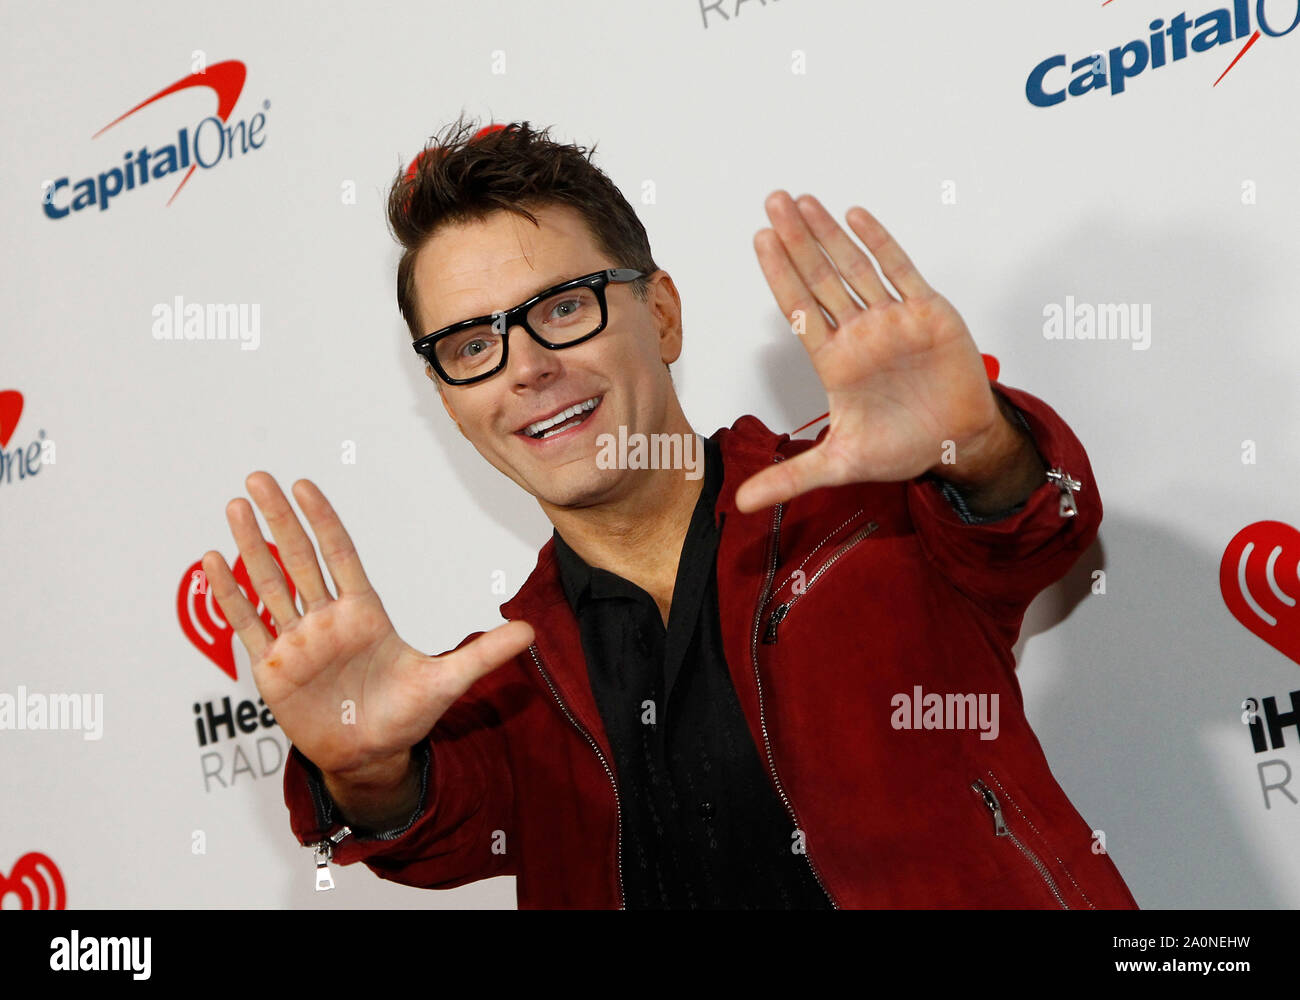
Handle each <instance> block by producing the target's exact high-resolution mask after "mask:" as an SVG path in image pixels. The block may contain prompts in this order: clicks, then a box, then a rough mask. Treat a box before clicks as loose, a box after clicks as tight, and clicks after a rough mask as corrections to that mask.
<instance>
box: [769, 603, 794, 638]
mask: <svg viewBox="0 0 1300 1000" xmlns="http://www.w3.org/2000/svg"><path fill="white" fill-rule="evenodd" d="M789 611H790V605H789V604H778V605H777V606H776V608H775V609H773V611H772V617H770V618H769V619H768V620H767V629H766V631H764V632H763V642H764V644H766V645H768V646H771V645H774V644H775V643H776V627H777V626H778V625H780V624H781V622H782V621H784V620H785V616H786V615H787V614H788V613H789Z"/></svg>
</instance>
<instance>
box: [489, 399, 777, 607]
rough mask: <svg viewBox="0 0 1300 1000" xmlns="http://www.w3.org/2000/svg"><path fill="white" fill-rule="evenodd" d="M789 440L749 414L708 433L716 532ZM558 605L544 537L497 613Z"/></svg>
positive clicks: (552, 557)
mask: <svg viewBox="0 0 1300 1000" xmlns="http://www.w3.org/2000/svg"><path fill="white" fill-rule="evenodd" d="M789 439H790V435H788V434H781V435H777V434H775V433H773V432H772V431H770V430H769V429H768V428H767V427H766V426H765V425H764V424H763V422H762V421H761V420H759V419H758V418H757V417H753V416H749V415H746V416H743V417H740V418H739V419H738V420H737V421H736V422H735V423H734V424H732V425H731V427H730V428H726V427H722V428H719V429H718V430H717V431H715V432H714V433H713V434H712V436H711V440H714V441H716V442H717V443H718V446H719V447H720V448H721V450H722V466H723V479H722V489H721V491H720V492H719V493H718V500H717V503H716V504H715V505H714V515H713V516H714V522H715V524H716V525H717V526H718V528H719V529H721V527H722V525H723V521H724V519H725V517H726V515H728V514H736V513H738V511H737V509H736V491H737V490H738V489H739V488H740V484H741V483H743V482H744V481H745V480H746V479H748V478H749V477H750V476H752V475H754V473H756V472H759V471H761V470H762V469H765V468H767V466H769V465H771V464H772V462H773V461H775V457H776V452H777V449H778V448H779V447H780V445H782V444H783V443H784V442H786V441H788V440H789ZM753 513H754V514H756V515H760V517H759V520H760V521H761V523H762V524H763V525H766V523H767V518H766V516H765V515H764V512H763V511H755V512H753ZM741 516H742V517H746V516H747V515H741ZM559 602H564V603H565V604H566V605H567V599H566V597H565V595H564V586H563V583H562V582H561V579H560V566H559V560H558V557H557V555H556V551H555V539H554V538H548V539H547V540H546V544H545V545H543V546H542V549H541V551H540V552H539V553H538V554H537V565H536V566H535V567H534V568H533V571H532V573H530V574H529V576H528V579H527V580H525V581H524V584H523V586H522V587H520V588H519V591H518V592H517V593H516V594H515V596H514V597H512V598H510V599H509V600H508V601H506V602H505V603H504V604H502V605H501V607H500V612H501V616H502V617H503V618H505V619H506V620H507V621H513V620H514V619H517V618H527V617H528V616H530V615H533V614H536V613H537V612H539V611H542V610H543V609H546V608H549V607H551V606H552V605H554V604H556V603H559Z"/></svg>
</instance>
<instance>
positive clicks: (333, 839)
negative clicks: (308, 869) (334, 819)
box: [315, 826, 352, 892]
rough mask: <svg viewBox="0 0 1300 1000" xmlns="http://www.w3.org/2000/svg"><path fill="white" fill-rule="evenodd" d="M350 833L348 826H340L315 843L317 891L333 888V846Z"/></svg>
mask: <svg viewBox="0 0 1300 1000" xmlns="http://www.w3.org/2000/svg"><path fill="white" fill-rule="evenodd" d="M351 833H352V830H351V829H350V828H349V827H346V826H344V827H340V828H339V829H338V831H337V832H335V833H333V834H331V835H330V836H328V837H326V838H325V839H324V840H322V841H321V842H320V843H319V844H316V845H315V855H316V891H317V892H324V891H325V890H327V889H333V888H334V876H333V875H331V874H330V858H332V857H334V848H335V847H337V846H338V844H339V841H341V840H342V839H343V838H344V837H347V836H348V835H349V834H351Z"/></svg>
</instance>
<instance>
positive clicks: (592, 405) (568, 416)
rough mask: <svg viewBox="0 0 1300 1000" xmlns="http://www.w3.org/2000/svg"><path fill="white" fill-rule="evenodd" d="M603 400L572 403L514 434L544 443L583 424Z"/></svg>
mask: <svg viewBox="0 0 1300 1000" xmlns="http://www.w3.org/2000/svg"><path fill="white" fill-rule="evenodd" d="M604 398H605V397H604V396H593V397H592V398H591V399H587V400H584V401H583V402H581V403H574V404H573V405H572V406H570V407H568V408H567V409H564V410H561V411H560V412H559V413H557V414H555V415H554V416H551V417H547V418H546V419H545V420H539V421H537V422H536V423H533V424H529V425H528V426H527V427H525V428H523V429H522V430H519V431H516V432H515V433H517V434H520V435H522V436H524V437H528V438H532V439H533V440H534V441H545V440H546V439H548V438H553V437H556V436H557V435H560V434H563V433H565V432H566V431H570V430H573V428H575V427H577V426H579V425H580V424H583V423H585V422H586V421H587V420H588V419H589V418H590V417H591V415H592V413H594V412H595V410H596V407H598V406H599V405H600V402H601V400H602V399H604Z"/></svg>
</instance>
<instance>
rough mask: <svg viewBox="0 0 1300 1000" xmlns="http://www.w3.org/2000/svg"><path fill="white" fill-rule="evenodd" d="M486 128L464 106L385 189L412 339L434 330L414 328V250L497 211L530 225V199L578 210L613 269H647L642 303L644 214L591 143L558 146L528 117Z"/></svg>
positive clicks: (646, 251)
mask: <svg viewBox="0 0 1300 1000" xmlns="http://www.w3.org/2000/svg"><path fill="white" fill-rule="evenodd" d="M489 128H490V127H489ZM489 128H479V126H478V124H477V123H476V122H467V121H466V120H465V116H464V113H463V112H462V113H461V116H460V118H459V119H457V120H456V121H455V122H452V123H451V124H450V125H449V126H447V127H446V128H445V129H444V130H443V132H442V133H441V134H440V135H435V136H434V137H432V138H431V139H430V140H429V142H428V144H427V145H426V146H425V147H424V150H423V151H422V152H421V153H420V154H419V156H417V157H416V159H415V160H414V161H413V162H412V165H411V168H408V169H407V170H406V171H404V172H403V173H402V174H400V175H399V176H398V177H397V178H396V179H395V180H394V181H393V186H392V188H391V190H390V191H389V193H388V225H389V228H390V229H391V231H392V234H393V237H394V238H395V239H396V240H397V241H398V243H400V244H401V245H402V259H401V261H400V262H399V263H398V265H397V307H398V308H399V309H400V310H401V312H402V317H403V319H405V320H406V325H407V328H408V329H409V330H410V331H411V339H412V340H415V339H418V338H420V337H423V336H424V335H425V334H427V333H430V332H431V331H429V330H424V329H421V327H420V320H419V316H418V314H417V310H416V296H415V280H414V273H415V257H416V254H417V253H419V251H420V249H421V248H422V247H423V246H424V245H425V244H426V243H427V242H428V240H429V239H430V237H432V236H433V235H434V233H435V232H436V231H437V230H438V228H439V227H440V226H444V225H453V224H460V223H464V222H480V221H482V220H483V219H485V218H486V217H487V216H488V215H490V214H491V213H492V212H496V211H507V212H514V213H515V214H517V215H521V216H523V217H524V218H526V219H528V220H529V221H530V222H532V223H533V224H534V225H537V218H536V217H535V216H534V215H533V214H532V213H531V212H530V211H528V208H527V206H529V205H531V206H533V207H535V208H536V207H540V206H543V205H547V204H555V203H560V204H565V205H570V206H572V207H573V208H575V209H576V210H577V211H578V212H579V214H581V216H582V218H583V219H584V220H585V222H586V224H587V228H588V229H590V230H591V234H592V236H593V238H594V239H595V242H596V246H597V247H599V248H600V250H601V252H603V253H605V254H607V255H608V256H609V258H610V266H611V267H634V268H636V269H637V270H639V271H644V272H645V275H646V277H643V278H638V279H637V280H636V281H634V282H633V283H632V290H633V292H634V293H635V294H636V297H637V298H638V299H640V300H641V301H642V302H644V301H646V294H647V293H646V289H647V287H648V285H649V276H650V275H651V274H653V273H654V272H655V271H657V270H659V268H658V265H656V264H655V262H654V258H653V257H652V256H651V254H650V241H649V239H648V238H647V237H646V231H645V227H644V226H643V225H642V224H641V220H640V219H638V218H637V216H636V213H635V212H634V211H633V210H632V206H631V205H629V204H628V202H627V199H626V198H624V197H623V194H622V192H620V191H619V189H618V187H617V186H616V185H615V184H614V182H613V181H611V180H610V179H609V178H608V177H607V176H606V175H605V174H604V173H603V172H602V171H601V170H600V169H599V168H598V167H596V166H595V165H594V164H593V163H592V162H591V154H592V153H594V152H595V150H596V147H595V144H592V146H591V148H590V149H584V148H582V147H580V146H576V145H562V144H560V143H556V142H553V141H551V140H550V139H549V138H548V136H547V133H548V132H549V131H550V129H549V128H547V129H544V130H543V131H541V132H535V131H534V130H533V129H532V128H531V127H530V126H529V123H528V122H512V123H510V124H508V125H505V126H497V127H496V128H495V130H489Z"/></svg>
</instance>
